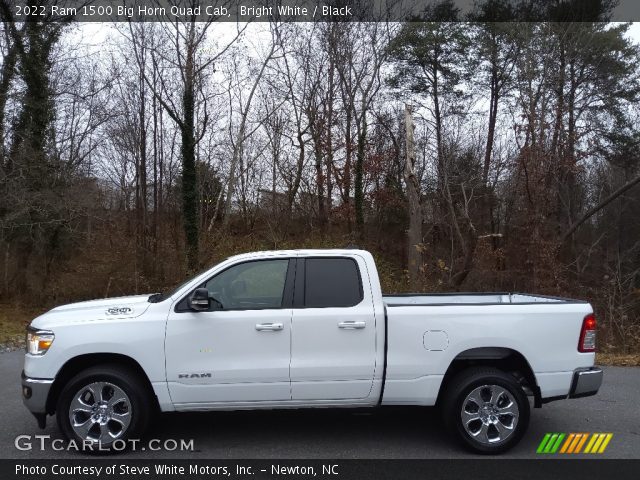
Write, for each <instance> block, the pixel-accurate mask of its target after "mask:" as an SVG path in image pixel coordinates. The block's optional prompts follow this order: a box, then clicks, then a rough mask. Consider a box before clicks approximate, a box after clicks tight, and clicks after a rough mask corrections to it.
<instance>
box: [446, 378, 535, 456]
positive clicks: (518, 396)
mask: <svg viewBox="0 0 640 480" xmlns="http://www.w3.org/2000/svg"><path fill="white" fill-rule="evenodd" d="M483 387H487V388H483ZM500 389H502V390H503V391H506V392H508V394H507V393H505V394H503V393H500ZM472 392H473V395H471V394H472ZM468 395H470V398H467V396H468ZM493 395H497V396H498V398H497V399H496V404H495V405H494V404H493V403H491V400H492V396H493ZM476 397H477V398H478V399H479V400H478V403H482V405H478V414H477V416H478V417H480V416H481V415H483V416H484V418H485V419H487V423H484V422H483V420H482V419H475V416H476V415H475V413H476V412H475V405H477V403H476V401H475V398H476ZM487 399H489V400H488V401H487ZM465 401H466V404H465V405H464V408H465V410H464V412H463V403H465ZM441 406H442V413H443V416H444V423H445V425H446V427H447V429H448V430H449V431H450V432H451V433H452V434H453V435H454V436H455V438H456V439H457V440H458V441H460V442H461V443H462V444H463V445H464V446H465V447H466V448H468V449H470V450H472V451H474V452H476V453H481V454H487V455H492V454H499V453H503V452H506V451H507V450H509V449H511V448H512V447H514V446H515V445H516V444H517V443H518V442H519V441H520V439H522V436H523V435H524V434H525V432H526V430H527V427H528V425H529V414H530V408H529V400H528V399H527V396H526V394H525V392H524V391H523V389H522V387H521V386H520V385H519V384H518V383H517V382H516V379H515V378H514V377H513V376H512V375H509V374H508V373H505V372H503V371H502V370H498V369H497V368H490V367H473V368H469V369H467V370H464V371H462V372H460V373H459V374H457V375H456V376H455V377H454V378H453V379H452V380H451V381H450V382H449V383H448V385H447V386H446V390H445V391H444V395H443V398H442V404H441ZM514 406H516V407H517V411H516V410H515V409H514ZM501 412H502V413H501ZM463 415H465V421H466V423H467V425H468V427H465V425H464V422H463V418H462V417H463ZM466 415H468V416H466ZM498 422H499V423H498ZM509 424H510V426H511V428H506V427H508V426H509ZM498 427H499V428H498ZM476 431H477V433H475V432H476ZM501 432H502V433H501ZM474 433H475V436H474ZM501 436H504V438H501ZM480 439H482V440H480Z"/></svg>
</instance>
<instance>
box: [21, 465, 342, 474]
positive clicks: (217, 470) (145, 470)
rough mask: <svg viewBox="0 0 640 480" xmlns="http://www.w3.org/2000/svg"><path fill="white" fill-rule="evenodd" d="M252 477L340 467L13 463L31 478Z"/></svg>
mask: <svg viewBox="0 0 640 480" xmlns="http://www.w3.org/2000/svg"><path fill="white" fill-rule="evenodd" d="M256 474H266V475H269V476H273V475H278V476H280V475H294V476H302V477H316V476H323V477H325V476H334V477H337V476H338V475H340V466H339V465H338V464H333V463H326V464H318V465H295V464H288V465H279V464H275V463H274V464H265V465H260V466H256V465H247V464H241V463H237V464H225V465H215V464H213V465H212V464H207V465H203V464H198V463H190V464H187V465H185V464H182V465H174V464H170V463H159V464H158V463H156V464H154V465H152V466H150V465H141V466H136V465H127V464H125V463H120V464H119V463H109V462H106V463H105V464H98V465H59V464H56V463H53V464H51V465H48V466H44V465H22V464H16V466H15V475H16V477H31V476H45V475H46V476H69V475H78V476H79V475H82V476H92V477H102V478H105V477H120V476H124V475H126V476H132V477H133V476H147V475H149V476H153V477H158V476H182V475H185V476H188V475H198V476H200V475H203V476H225V477H229V476H251V475H256Z"/></svg>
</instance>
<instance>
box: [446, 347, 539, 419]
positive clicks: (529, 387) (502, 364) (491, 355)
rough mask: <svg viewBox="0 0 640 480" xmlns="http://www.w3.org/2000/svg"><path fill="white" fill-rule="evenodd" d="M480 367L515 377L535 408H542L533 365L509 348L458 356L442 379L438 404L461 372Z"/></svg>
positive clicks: (482, 348) (468, 352)
mask: <svg viewBox="0 0 640 480" xmlns="http://www.w3.org/2000/svg"><path fill="white" fill-rule="evenodd" d="M478 366H487V367H494V368H497V369H499V370H502V371H504V372H506V373H509V374H511V375H513V376H514V377H515V379H516V381H517V382H518V383H519V384H520V385H521V386H522V388H523V390H524V391H525V392H526V393H527V394H528V395H532V396H533V398H534V407H536V408H539V407H541V406H542V395H541V392H540V388H539V387H538V384H537V381H536V376H535V374H534V373H533V369H532V368H531V365H530V364H529V362H528V361H527V359H526V358H525V357H524V355H522V353H520V352H518V351H517V350H514V349H512V348H507V347H477V348H470V349H468V350H464V351H462V352H460V353H459V354H458V355H456V356H455V357H454V358H453V360H452V361H451V363H450V364H449V367H448V368H447V371H446V372H445V374H444V377H443V378H442V383H441V385H440V390H439V392H438V398H437V400H436V404H439V403H440V400H441V398H442V393H443V392H444V391H445V390H446V388H447V385H448V383H449V382H450V381H451V380H452V379H453V378H454V377H455V376H456V375H457V374H458V373H460V372H461V371H463V370H465V369H467V368H470V367H478Z"/></svg>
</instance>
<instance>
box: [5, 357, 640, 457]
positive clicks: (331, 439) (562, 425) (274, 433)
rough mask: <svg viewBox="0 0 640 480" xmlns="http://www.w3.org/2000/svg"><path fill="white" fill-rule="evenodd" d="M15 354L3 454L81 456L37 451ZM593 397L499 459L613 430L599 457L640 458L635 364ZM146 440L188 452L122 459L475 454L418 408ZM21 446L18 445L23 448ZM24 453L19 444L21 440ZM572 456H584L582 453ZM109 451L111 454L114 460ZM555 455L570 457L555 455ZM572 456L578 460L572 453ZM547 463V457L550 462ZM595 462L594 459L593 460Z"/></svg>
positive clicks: (9, 369) (279, 416) (241, 416)
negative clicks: (567, 437) (570, 436)
mask: <svg viewBox="0 0 640 480" xmlns="http://www.w3.org/2000/svg"><path fill="white" fill-rule="evenodd" d="M22 361H23V353H22V352H21V351H15V352H9V353H0V402H1V404H2V408H0V458H10V459H33V458H55V459H61V458H79V457H84V458H86V454H81V453H77V452H74V451H57V450H53V449H52V447H51V442H50V440H48V439H47V440H45V441H44V442H45V449H44V450H40V447H39V440H36V439H35V437H33V436H35V435H50V436H51V439H56V438H61V437H60V434H59V432H58V429H57V426H56V422H55V418H52V417H48V422H47V427H46V428H45V429H44V430H40V429H39V428H38V426H37V425H36V421H35V419H34V418H33V416H32V415H31V414H30V413H29V412H28V411H27V410H26V408H25V407H24V406H23V405H22V399H21V396H20V372H21V370H22ZM604 371H605V374H604V383H603V385H602V388H601V390H600V392H599V394H598V395H596V396H594V397H588V398H581V399H575V400H564V401H558V402H553V403H550V404H547V405H545V406H543V408H542V409H532V415H531V423H530V425H529V430H528V432H527V433H526V435H525V437H524V439H523V440H522V441H521V442H520V443H519V444H518V445H517V446H516V447H515V448H513V449H512V450H511V451H510V452H508V453H506V454H504V455H503V456H504V457H512V458H534V457H537V458H540V455H536V453H535V451H536V448H537V446H538V444H539V443H540V441H541V440H542V438H543V436H544V435H545V433H547V432H564V433H571V432H590V433H593V432H611V433H613V438H612V440H611V442H610V443H609V445H608V447H607V449H606V451H605V452H604V453H603V454H602V455H598V456H599V457H600V458H603V457H604V458H640V368H636V367H604ZM20 435H29V436H32V437H31V442H32V444H33V446H34V447H35V449H34V450H20V449H18V448H16V446H15V443H16V437H18V436H20ZM148 437H149V438H153V439H158V440H159V441H158V442H157V443H155V444H154V445H155V446H156V447H157V446H162V445H163V444H165V441H167V440H168V441H169V442H168V443H167V444H166V445H168V446H169V448H173V445H174V444H173V440H175V441H176V443H178V444H179V442H180V441H181V440H184V441H185V442H186V443H187V444H188V443H189V442H190V441H191V440H193V447H194V448H193V450H191V451H179V450H174V451H165V450H159V451H149V449H148V448H147V449H145V450H144V451H142V450H139V451H135V452H127V453H125V454H122V458H130V459H134V458H141V459H153V458H171V459H197V458H201V459H302V458H309V459H318V458H327V459H328V458H335V459H363V458H364V459H369V458H401V459H407V458H447V459H455V458H464V457H475V455H473V454H470V453H468V452H466V451H465V450H464V449H462V448H461V447H460V446H459V445H458V444H457V443H455V442H453V441H452V440H451V438H450V436H449V435H448V432H447V431H446V430H445V429H444V427H443V426H442V422H441V421H440V418H439V415H438V411H437V410H435V409H433V408H420V407H402V408H400V407H384V408H377V409H370V410H353V409H309V410H280V411H244V412H204V413H168V414H161V415H158V416H157V417H156V418H154V420H153V425H152V428H151V431H150V432H149V436H148ZM20 442H23V443H20ZM18 443H19V444H20V445H21V446H22V447H23V448H24V446H25V444H24V440H20V441H19V442H18ZM579 456H588V455H586V454H581V455H579ZM119 457H121V455H116V456H115V457H114V458H119ZM553 457H555V458H558V457H569V455H562V456H558V455H554V456H553ZM574 457H575V456H574ZM547 458H550V456H547ZM591 458H593V456H591Z"/></svg>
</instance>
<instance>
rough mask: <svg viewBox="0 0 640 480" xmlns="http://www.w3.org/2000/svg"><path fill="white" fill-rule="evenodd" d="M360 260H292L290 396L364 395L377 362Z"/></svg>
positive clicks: (368, 292) (369, 297)
mask: <svg viewBox="0 0 640 480" xmlns="http://www.w3.org/2000/svg"><path fill="white" fill-rule="evenodd" d="M367 279H368V276H367V275H366V265H365V262H364V260H363V259H362V258H361V257H359V256H357V255H354V256H353V257H307V258H304V257H303V258H299V259H298V261H297V269H296V280H295V293H294V309H293V317H292V326H291V396H292V399H293V400H346V399H364V398H367V397H368V396H369V395H370V393H371V387H372V384H373V376H374V370H375V363H376V325H375V316H374V309H373V298H372V293H371V288H370V285H369V282H368V281H366V282H363V280H367Z"/></svg>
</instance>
